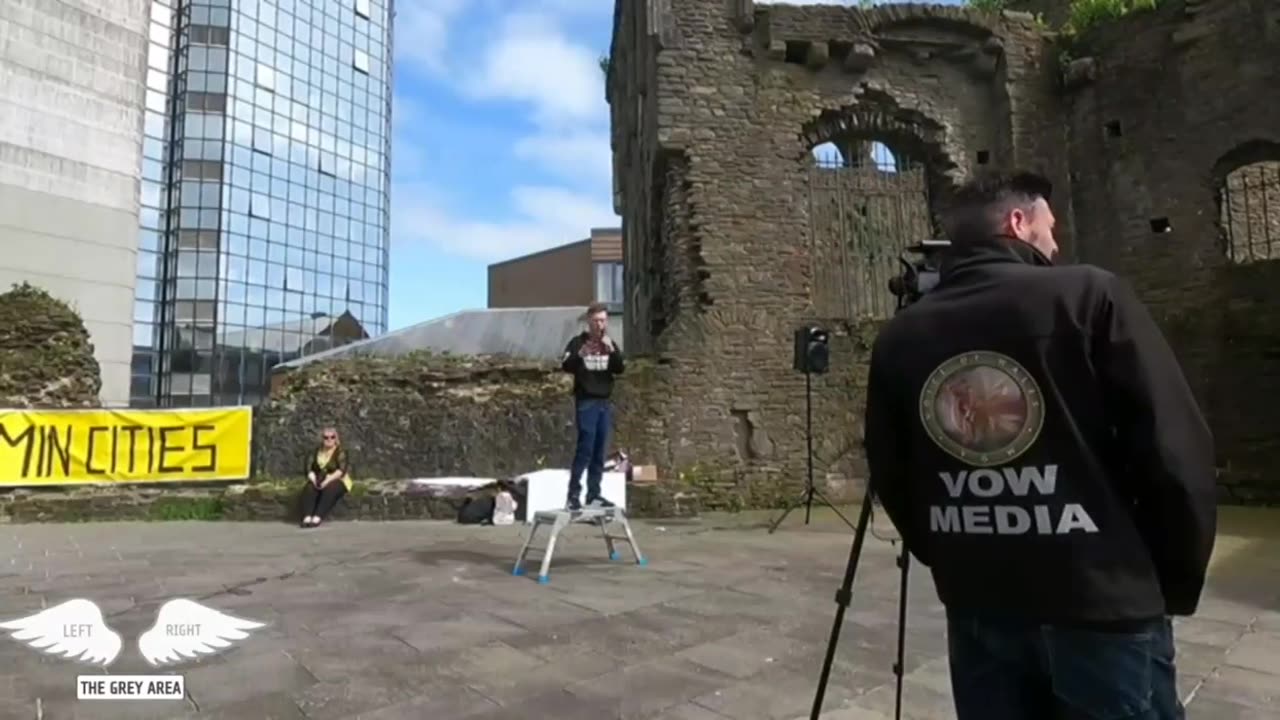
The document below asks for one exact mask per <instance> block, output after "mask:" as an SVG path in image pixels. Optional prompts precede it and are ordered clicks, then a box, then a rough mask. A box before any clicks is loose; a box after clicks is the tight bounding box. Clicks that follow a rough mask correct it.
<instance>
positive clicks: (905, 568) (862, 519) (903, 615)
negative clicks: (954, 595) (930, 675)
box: [809, 483, 911, 720]
mask: <svg viewBox="0 0 1280 720" xmlns="http://www.w3.org/2000/svg"><path fill="white" fill-rule="evenodd" d="M874 501H875V496H874V495H873V494H872V491H871V485H870V483H868V484H867V494H866V496H865V497H864V498H863V500H862V509H861V510H860V511H859V513H858V525H857V527H856V528H855V529H854V531H853V548H852V549H851V550H850V552H849V564H848V566H846V567H845V570H844V581H843V582H841V584H840V589H839V590H837V591H836V617H835V622H834V623H832V625H831V639H830V640H829V641H828V642H827V656H826V658H825V659H823V661H822V675H821V676H820V677H819V678H818V692H817V693H816V694H815V695H814V698H813V711H812V712H811V713H810V715H809V718H810V720H818V716H819V715H820V714H822V699H823V697H825V696H826V693H827V679H828V678H829V677H830V675H831V663H832V661H834V660H835V657H836V644H837V643H838V642H839V641H840V627H841V626H842V625H843V624H844V611H845V610H848V609H849V605H850V604H851V603H852V602H853V578H854V575H855V574H856V573H857V571H858V561H859V560H860V559H861V558H862V545H863V542H864V541H865V540H866V537H867V527H868V526H870V525H871V507H872V503H873V502H874ZM898 568H899V570H900V571H901V581H900V584H899V586H898V654H897V658H896V659H895V661H894V663H893V674H894V675H895V676H896V679H897V689H896V691H895V695H894V703H893V717H894V720H901V718H902V682H903V677H904V675H905V673H906V668H905V665H904V662H905V657H904V656H905V646H906V633H907V579H908V577H909V576H910V573H911V554H910V553H909V552H908V551H907V546H906V543H905V542H903V543H902V554H900V555H899V556H898Z"/></svg>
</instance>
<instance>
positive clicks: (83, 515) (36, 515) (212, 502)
mask: <svg viewBox="0 0 1280 720" xmlns="http://www.w3.org/2000/svg"><path fill="white" fill-rule="evenodd" d="M300 492H301V482H297V481H293V482H281V481H266V482H254V483H248V484H245V483H239V484H232V485H228V484H226V483H205V484H198V485H197V484H191V485H178V486H173V485H170V486H164V487H157V486H153V485H144V486H139V485H126V486H122V485H108V486H91V487H84V486H81V487H59V488H47V489H46V488H39V489H15V490H7V491H0V523H60V522H112V521H137V520H151V521H165V520H204V521H212V520H228V521H242V522H245V521H250V522H252V521H258V522H261V521H275V522H296V521H297V520H298V519H299V516H300V508H299V507H298V502H299V499H300ZM475 492H478V491H472V493H475ZM479 492H482V491H479ZM627 492H628V494H629V498H628V499H629V501H630V502H629V504H630V513H629V514H630V515H632V516H633V517H637V518H670V517H690V516H695V515H697V514H699V512H701V511H702V510H703V505H704V504H705V503H703V502H701V501H700V500H699V494H698V493H696V492H681V491H676V490H673V489H670V488H669V487H667V486H664V485H632V486H630V487H628V489H627ZM465 496H466V494H465V493H459V494H456V495H454V496H441V495H433V494H429V493H426V492H423V491H421V490H418V489H414V488H412V487H411V486H409V485H408V484H407V483H406V482H404V481H387V480H366V481H363V482H359V483H357V484H356V486H355V488H354V490H353V491H352V492H351V493H349V494H348V495H347V496H346V497H345V498H343V500H342V502H340V503H339V504H338V507H337V508H336V509H335V510H334V513H333V519H334V520H365V521H385V520H453V519H454V518H456V517H457V514H458V508H459V507H460V506H461V504H462V499H463V498H464V497H465Z"/></svg>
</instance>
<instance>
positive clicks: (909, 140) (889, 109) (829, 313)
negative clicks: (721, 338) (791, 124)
mask: <svg viewBox="0 0 1280 720" xmlns="http://www.w3.org/2000/svg"><path fill="white" fill-rule="evenodd" d="M862 97H863V98H864V101H863V102H859V103H855V104H851V105H847V106H845V107H842V108H839V109H834V110H828V111H824V112H822V113H820V114H819V115H818V117H817V118H815V119H814V121H813V122H811V123H809V124H807V125H806V126H805V127H803V128H802V130H801V135H802V138H803V145H804V147H806V148H809V149H812V148H814V147H816V146H821V145H823V144H830V145H833V146H834V148H835V149H836V150H837V151H838V152H839V158H838V159H835V160H833V159H815V158H812V155H810V156H809V157H808V158H806V162H804V163H803V166H804V171H805V172H806V174H807V177H806V181H807V185H808V198H807V201H808V203H807V204H808V207H807V213H806V216H807V219H808V230H809V233H808V235H809V237H808V240H809V256H810V264H811V272H812V282H811V290H810V297H811V301H812V303H813V307H814V312H815V314H816V315H818V316H819V317H825V318H831V319H839V320H843V321H848V322H856V321H860V320H868V319H871V320H881V319H885V318H887V317H889V316H890V315H892V313H893V311H894V306H895V299H894V297H893V296H892V294H891V293H890V292H889V290H888V283H889V280H890V278H892V277H894V276H896V275H897V274H898V273H899V272H900V271H901V267H900V264H899V260H898V259H899V257H900V256H901V255H902V253H903V252H904V251H905V249H906V248H907V247H908V246H909V245H912V244H915V243H917V242H919V241H921V240H925V239H930V238H933V237H936V236H937V230H938V228H939V226H940V223H939V222H938V217H937V209H938V207H939V202H938V199H939V198H942V199H943V201H944V202H945V198H946V197H947V196H948V195H949V194H950V192H951V191H952V190H953V188H954V187H955V186H956V185H957V184H958V183H959V182H960V180H961V177H960V175H961V172H960V168H959V167H958V165H957V163H956V162H955V161H954V160H953V159H952V156H951V155H950V154H949V153H948V152H947V149H946V133H945V128H944V127H943V126H942V125H941V124H940V123H937V122H935V121H933V120H931V119H930V118H928V117H927V116H925V115H924V114H923V113H920V112H914V111H910V110H904V109H902V108H900V107H898V106H897V105H896V103H894V102H893V100H892V98H890V97H888V96H887V95H885V94H874V93H864V94H863V95H862ZM873 143H874V144H876V145H878V146H882V147H883V148H884V150H885V151H887V152H888V153H890V154H891V155H892V163H891V164H885V163H881V162H876V161H874V160H872V158H871V157H870V147H869V146H870V145H872V144H873Z"/></svg>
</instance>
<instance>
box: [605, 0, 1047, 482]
mask: <svg viewBox="0 0 1280 720" xmlns="http://www.w3.org/2000/svg"><path fill="white" fill-rule="evenodd" d="M616 20H617V22H616V24H615V35H614V44H613V51H612V61H611V64H610V78H609V100H610V105H611V108H612V112H613V119H614V150H615V163H614V165H615V176H616V183H617V188H616V190H617V193H616V199H617V201H618V209H619V211H620V212H622V214H623V232H624V235H625V237H626V241H625V244H626V247H627V252H628V256H627V264H628V271H627V272H628V288H629V292H630V293H631V294H630V296H629V297H628V299H627V300H628V304H627V311H626V318H627V320H626V322H627V323H628V326H627V337H628V343H629V344H631V346H632V348H633V352H645V353H648V354H651V355H652V356H653V358H654V361H655V363H656V368H655V373H654V383H655V386H656V387H660V388H661V394H662V395H663V396H664V397H665V398H666V403H665V409H664V411H663V412H661V417H660V418H658V419H655V420H654V422H653V423H652V424H651V426H650V427H649V428H648V431H647V433H646V435H645V437H646V439H647V440H648V442H649V444H648V445H647V446H646V447H645V448H644V450H645V452H646V453H647V455H648V458H646V459H648V460H651V461H654V462H657V463H658V464H659V465H661V466H662V467H663V468H664V469H666V470H667V471H668V472H673V473H678V472H680V471H681V468H687V467H690V466H694V465H697V466H708V465H710V466H713V467H715V468H717V470H716V472H717V473H718V477H720V478H721V481H722V482H725V483H733V484H736V485H737V486H739V487H740V489H741V490H742V492H743V493H744V494H746V495H751V496H760V495H767V494H770V493H775V494H776V493H781V492H782V491H781V490H780V489H779V488H784V487H787V488H793V487H794V486H795V485H796V484H798V483H800V482H801V481H802V478H803V474H804V469H805V436H804V430H805V403H804V397H805V394H804V389H805V378H804V376H803V375H801V374H799V373H797V372H795V371H794V370H792V369H791V368H792V332H793V331H794V329H795V328H796V327H798V326H800V325H801V324H802V323H806V322H811V321H818V322H820V323H822V324H825V325H828V326H829V328H830V329H831V330H832V331H833V332H834V333H835V337H834V339H833V349H832V355H833V370H832V372H831V373H830V374H829V375H823V376H817V377H815V378H814V418H815V421H814V425H815V433H816V436H817V440H816V446H817V448H816V449H817V455H818V464H819V467H818V468H817V472H818V475H819V479H820V480H821V479H822V477H823V476H824V475H825V474H826V473H828V472H831V473H834V474H836V475H839V476H841V477H846V478H847V477H849V476H851V475H852V476H857V475H859V474H860V470H859V468H860V464H861V452H860V447H859V443H860V440H861V435H862V433H861V427H860V419H861V412H862V408H861V397H862V391H861V386H860V384H859V376H860V373H862V372H863V371H864V369H865V361H866V355H865V351H866V346H867V328H868V327H869V326H874V323H875V322H876V321H877V320H880V319H882V318H880V317H876V316H874V315H872V316H862V315H859V314H858V313H857V312H856V311H855V312H847V311H846V312H844V313H841V314H840V315H836V316H832V315H831V313H832V309H831V305H832V303H829V302H820V295H821V293H818V292H815V286H816V285H817V284H819V280H818V277H819V275H820V274H822V273H820V272H819V271H820V270H821V271H824V272H825V273H826V275H827V276H829V275H830V270H831V269H830V268H829V267H827V266H826V265H824V266H823V267H821V268H818V267H815V265H817V264H819V263H818V262H817V261H818V260H819V258H820V254H819V253H815V252H814V247H815V244H821V243H833V242H834V243H840V242H845V243H848V242H850V240H851V238H850V237H848V236H829V235H828V236H825V237H819V236H818V235H817V234H815V232H814V230H815V227H814V225H815V223H814V222H813V210H812V209H811V200H812V195H811V193H812V191H813V182H814V181H813V178H814V174H813V165H814V162H813V158H812V154H811V150H812V148H813V147H814V146H816V145H820V144H823V143H826V142H833V143H836V144H838V145H842V146H845V147H852V146H856V145H857V144H858V143H859V142H863V143H865V141H871V140H875V141H879V142H881V143H883V144H885V145H886V146H888V147H889V148H890V149H891V150H892V151H893V152H894V153H895V154H896V156H897V157H898V158H899V159H900V160H902V161H904V162H910V163H912V164H914V165H919V166H921V167H923V168H925V171H926V173H927V183H926V185H927V193H928V199H929V203H928V204H929V206H930V207H932V208H933V209H934V210H935V211H936V210H937V209H938V208H939V207H941V206H942V205H944V204H945V200H946V197H947V195H948V193H949V191H950V189H951V188H953V187H954V186H955V184H957V183H958V182H960V181H961V180H963V179H964V178H965V177H966V176H967V174H968V173H969V172H971V171H972V170H973V169H975V168H976V167H978V166H979V165H992V166H1001V167H1007V166H1011V165H1014V164H1033V165H1038V166H1041V167H1043V168H1044V169H1046V171H1047V172H1048V173H1049V174H1050V175H1051V176H1052V177H1054V178H1055V179H1065V176H1066V169H1065V158H1061V155H1060V154H1059V155H1058V156H1057V157H1058V160H1057V161H1056V162H1055V161H1053V159H1052V158H1051V157H1050V156H1048V154H1047V153H1046V151H1045V148H1046V147H1047V146H1053V147H1055V148H1057V149H1060V147H1061V144H1062V143H1061V137H1062V136H1063V135H1064V131H1063V130H1062V125H1061V122H1060V121H1058V122H1057V123H1056V124H1054V125H1052V127H1054V128H1057V131H1058V138H1057V139H1055V138H1054V136H1053V135H1049V136H1048V137H1047V138H1046V137H1045V136H1044V133H1043V128H1044V127H1047V126H1049V125H1050V123H1049V120H1048V118H1053V117H1055V116H1057V117H1060V112H1057V113H1055V112H1054V109H1053V104H1054V103H1055V102H1056V99H1055V97H1054V94H1053V92H1052V90H1051V88H1052V85H1051V84H1048V83H1047V79H1051V78H1052V67H1051V65H1050V64H1048V63H1047V62H1046V58H1047V57H1048V53H1049V49H1048V44H1047V43H1046V42H1045V41H1044V40H1043V39H1042V37H1041V30H1040V28H1038V27H1037V26H1036V25H1035V23H1034V22H1033V21H1032V20H1031V18H1030V17H1029V16H1019V15H1004V16H1001V15H989V14H983V13H979V12H975V11H971V10H968V9H965V8H958V7H948V6H920V5H900V6H884V7H877V8H872V9H867V10H860V9H855V8H846V7H833V6H803V7H797V6H781V5H780V6H764V5H761V6H756V5H755V4H754V3H752V2H749V1H748V0H732V2H728V1H726V0H681V1H680V2H667V1H664V0H649V1H648V2H618V3H617V16H616ZM1046 88H1048V89H1046ZM1037 159H1039V160H1049V161H1048V162H1032V161H1034V160H1037ZM818 224H819V225H823V224H826V225H830V223H818ZM931 224H932V223H930V222H928V221H927V220H926V222H925V223H924V227H926V228H928V227H929V225H931ZM1064 225H1065V227H1064V235H1066V236H1067V237H1069V236H1070V223H1069V221H1068V222H1067V223H1065V224H1064ZM921 239H922V238H921ZM845 280H846V283H847V284H849V285H851V286H852V288H851V289H852V290H854V291H857V292H862V293H868V292H881V293H884V294H885V295H887V294H888V292H887V290H886V289H884V288H883V287H881V288H867V287H861V286H858V282H860V281H861V280H862V278H861V277H860V276H856V275H849V276H847V277H846V278H845ZM822 282H825V283H827V284H828V285H829V281H828V280H823V281H822ZM846 305H848V304H846Z"/></svg>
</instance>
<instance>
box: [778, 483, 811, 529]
mask: <svg viewBox="0 0 1280 720" xmlns="http://www.w3.org/2000/svg"><path fill="white" fill-rule="evenodd" d="M812 498H813V495H812V488H807V489H805V491H804V492H802V493H800V497H798V498H796V499H795V501H794V502H792V503H791V504H790V505H788V506H787V509H786V510H784V511H782V514H781V515H779V516H778V519H777V520H774V521H773V525H771V526H770V527H769V534H770V535H772V534H773V533H774V531H775V530H777V529H778V526H779V525H781V524H782V521H783V520H786V519H787V516H788V515H790V514H791V511H792V510H795V509H796V508H798V507H800V506H801V505H803V504H805V502H806V501H810V502H812Z"/></svg>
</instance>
